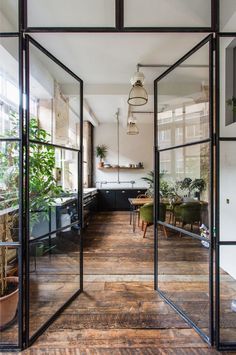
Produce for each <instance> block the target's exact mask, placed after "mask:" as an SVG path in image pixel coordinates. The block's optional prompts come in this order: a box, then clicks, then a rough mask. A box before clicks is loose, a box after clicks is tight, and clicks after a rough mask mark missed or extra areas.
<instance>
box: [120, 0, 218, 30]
mask: <svg viewBox="0 0 236 355" xmlns="http://www.w3.org/2000/svg"><path fill="white" fill-rule="evenodd" d="M124 25H125V26H126V27H152V26H153V27H210V26H211V0H197V1H194V0H181V1H179V0H146V1H143V0H125V1H124Z"/></svg>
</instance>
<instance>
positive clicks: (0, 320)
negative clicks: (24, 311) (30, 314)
mask: <svg viewBox="0 0 236 355" xmlns="http://www.w3.org/2000/svg"><path fill="white" fill-rule="evenodd" d="M7 281H8V282H12V283H15V284H17V285H18V283H19V279H18V277H16V276H10V277H7ZM18 298H19V288H18V287H17V289H16V290H15V291H13V292H12V293H10V294H9V295H7V296H4V297H0V328H3V327H5V326H6V325H7V324H8V323H10V322H11V321H12V320H13V319H14V317H15V315H16V311H17V306H18Z"/></svg>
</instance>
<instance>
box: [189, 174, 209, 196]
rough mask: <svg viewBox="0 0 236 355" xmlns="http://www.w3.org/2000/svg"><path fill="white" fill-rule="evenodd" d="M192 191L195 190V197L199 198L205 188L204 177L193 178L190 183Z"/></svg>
mask: <svg viewBox="0 0 236 355" xmlns="http://www.w3.org/2000/svg"><path fill="white" fill-rule="evenodd" d="M191 187H192V191H195V197H197V198H198V199H199V200H200V197H201V193H202V192H203V191H204V190H205V189H206V182H205V180H204V179H195V180H193V182H192V184H191Z"/></svg>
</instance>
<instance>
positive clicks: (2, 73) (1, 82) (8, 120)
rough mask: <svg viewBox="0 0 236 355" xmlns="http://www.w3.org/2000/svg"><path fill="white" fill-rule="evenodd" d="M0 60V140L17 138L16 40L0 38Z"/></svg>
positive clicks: (17, 83)
mask: <svg viewBox="0 0 236 355" xmlns="http://www.w3.org/2000/svg"><path fill="white" fill-rule="evenodd" d="M0 58H1V61H0V138H5V137H7V138H9V137H18V136H19V78H18V38H12V37H11V38H3V37H0Z"/></svg>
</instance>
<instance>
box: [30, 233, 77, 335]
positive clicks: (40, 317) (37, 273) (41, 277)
mask: <svg viewBox="0 0 236 355" xmlns="http://www.w3.org/2000/svg"><path fill="white" fill-rule="evenodd" d="M79 263H80V236H79V233H78V228H77V227H68V228H67V229H66V230H64V231H63V232H60V233H55V234H52V235H50V236H48V237H45V238H39V239H37V240H32V241H31V243H30V336H32V335H33V334H34V333H35V332H36V331H37V330H38V329H39V328H40V327H41V326H42V325H43V324H44V323H45V322H46V321H47V320H48V319H49V318H50V317H51V316H53V314H54V313H55V312H56V311H57V310H58V309H59V308H60V307H61V306H63V304H64V303H65V302H66V301H67V300H68V299H69V298H70V297H71V296H72V295H73V294H74V293H75V292H76V291H77V290H78V289H79V284H80V283H79V280H80V275H79V270H80V268H79Z"/></svg>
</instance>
